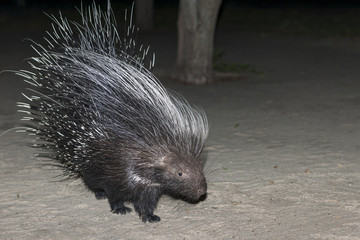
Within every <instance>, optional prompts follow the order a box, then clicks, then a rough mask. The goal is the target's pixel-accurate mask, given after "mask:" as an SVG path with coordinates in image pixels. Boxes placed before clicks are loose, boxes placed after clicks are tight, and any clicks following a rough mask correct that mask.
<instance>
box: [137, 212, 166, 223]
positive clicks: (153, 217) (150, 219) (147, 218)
mask: <svg viewBox="0 0 360 240" xmlns="http://www.w3.org/2000/svg"><path fill="white" fill-rule="evenodd" d="M141 220H142V221H143V222H144V223H145V222H146V221H148V222H151V223H154V222H159V221H160V220H161V219H160V217H159V216H157V215H150V214H148V215H145V216H142V217H141Z"/></svg>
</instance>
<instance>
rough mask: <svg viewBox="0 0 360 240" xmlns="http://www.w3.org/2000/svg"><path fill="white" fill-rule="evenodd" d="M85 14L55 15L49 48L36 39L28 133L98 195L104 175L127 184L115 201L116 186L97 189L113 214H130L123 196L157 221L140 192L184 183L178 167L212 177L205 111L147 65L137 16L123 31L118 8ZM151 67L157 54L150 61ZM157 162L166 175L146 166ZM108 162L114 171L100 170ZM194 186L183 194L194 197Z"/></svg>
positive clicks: (24, 107) (25, 108) (24, 105)
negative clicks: (203, 160)
mask: <svg viewBox="0 0 360 240" xmlns="http://www.w3.org/2000/svg"><path fill="white" fill-rule="evenodd" d="M79 12H80V14H81V17H82V22H81V23H76V22H70V23H69V21H68V20H67V19H66V18H64V17H62V16H61V14H60V17H59V18H56V17H54V16H53V15H52V16H50V18H51V19H52V21H53V24H52V27H53V29H52V32H47V36H46V37H45V38H44V39H45V40H46V45H40V44H37V43H33V45H32V47H33V48H34V50H35V51H36V52H37V54H38V56H36V57H32V58H31V59H30V60H29V64H30V65H31V67H32V69H33V71H26V70H20V71H18V72H17V74H18V75H20V76H22V77H24V78H25V81H26V82H28V83H29V84H30V86H31V87H30V88H28V89H27V92H26V93H23V95H24V97H25V98H26V100H27V101H26V102H19V103H18V106H19V107H20V108H21V110H19V111H21V112H23V113H25V114H26V116H25V117H23V120H27V121H30V122H31V123H30V124H29V127H28V128H27V129H26V132H28V133H29V134H30V135H35V136H36V143H35V144H34V147H38V148H39V149H41V150H39V154H38V155H39V156H43V157H47V158H50V159H54V160H56V162H57V163H58V164H59V165H60V166H61V167H62V168H63V170H64V175H65V176H69V177H74V178H78V177H80V178H83V180H84V181H85V183H87V182H89V183H88V184H87V185H88V187H89V188H90V189H91V190H93V191H95V193H96V191H97V187H95V186H92V185H93V182H96V181H99V179H100V180H101V181H104V184H105V182H107V183H108V184H110V185H111V184H113V185H114V184H121V188H123V189H124V192H123V193H122V194H123V195H124V194H125V195H129V197H128V198H125V197H124V198H123V199H120V200H119V199H113V200H112V199H110V196H109V195H111V194H112V193H111V191H110V190H107V189H106V187H103V186H101V187H100V188H101V189H99V190H100V191H102V190H104V192H105V193H106V195H108V196H107V197H108V198H109V201H110V205H111V208H112V210H113V211H114V212H116V213H119V212H120V213H125V212H126V211H125V210H127V209H125V210H124V208H122V207H123V205H122V202H123V200H125V201H127V200H130V201H134V205H135V208H136V210H137V211H138V212H139V214H140V216H142V217H143V221H146V220H149V221H158V220H160V218H158V219H153V218H148V217H146V214H147V215H149V216H150V217H152V216H153V215H152V211H153V210H151V211H150V212H149V211H148V212H146V211H145V210H141V209H142V207H138V206H139V205H141V204H140V203H139V204H138V203H135V200H134V199H135V198H136V197H135V195H136V194H134V193H132V191H136V189H138V190H139V189H143V188H144V187H146V186H147V185H148V186H159V185H162V184H163V185H167V186H168V187H167V188H168V189H165V190H166V191H169V192H175V193H177V191H176V190H175V191H172V190H173V189H175V188H179V189H181V187H180V186H176V185H178V184H179V183H182V182H184V181H183V180H181V181H178V182H172V179H171V174H169V172H171V171H173V170H174V169H173V168H174V166H175V167H177V166H180V168H182V169H189V168H194V169H195V170H194V171H192V172H191V171H190V172H191V174H193V175H197V174H199V177H197V176H191V178H192V179H196V181H198V182H201V181H202V182H204V181H205V179H204V176H203V173H202V170H200V169H199V168H200V167H199V160H198V158H199V155H200V153H201V151H202V149H203V146H204V142H205V139H206V137H207V133H208V123H207V118H206V115H205V113H204V112H203V111H202V110H201V109H198V108H195V107H192V106H191V105H190V104H189V103H188V102H187V101H186V100H185V99H184V98H183V97H181V96H180V95H178V94H176V93H173V92H169V91H167V90H166V89H165V88H164V87H163V86H162V85H161V84H160V83H159V82H158V80H157V79H156V78H155V77H154V76H153V75H152V73H151V72H150V71H149V70H148V69H147V68H145V67H144V62H145V59H146V56H147V53H148V48H143V47H142V46H140V47H138V46H137V45H136V44H135V41H134V40H133V38H132V36H133V35H134V33H135V31H136V30H135V27H134V26H133V25H132V20H131V17H130V19H129V20H128V21H129V26H128V27H127V29H126V36H125V37H124V38H120V37H119V34H118V32H117V30H116V22H115V19H114V17H113V13H112V11H111V9H110V6H108V10H107V12H102V11H101V10H100V8H99V7H97V6H96V5H95V4H93V5H92V6H90V7H88V8H86V9H83V8H82V7H81V9H80V10H79ZM153 64H154V58H152V60H150V61H149V62H148V65H149V68H151V67H152V66H153ZM169 159H170V160H169ZM169 161H170V163H166V164H164V163H165V162H169ZM171 161H172V162H171ZM159 162H160V165H162V166H163V168H162V169H163V172H160V173H159V172H156V171H155V170H154V171H150V172H149V171H148V168H149V167H153V166H154V165H156V163H158V164H159ZM100 168H101V169H107V172H106V171H104V172H102V173H98V171H99V170H98V169H100ZM85 173H87V175H88V176H85ZM97 174H100V175H101V174H102V175H101V176H95V175H97ZM181 174H182V173H181ZM97 177H98V178H97ZM89 178H90V180H86V179H89ZM105 178H106V180H103V179H105ZM160 178H161V180H159V179H160ZM197 178H199V180H198V179H197ZM124 182H131V184H129V183H124ZM198 184H200V183H198ZM202 184H203V185H204V184H205V191H206V183H202ZM126 185H127V187H126ZM130 185H131V189H130V187H129V186H130ZM134 185H136V186H134ZM138 185H139V186H138ZM144 185H146V186H144ZM127 188H128V189H127ZM187 188H193V187H192V186H191V187H189V186H187ZM203 188H204V187H203ZM109 189H110V188H109ZM125 190H126V191H125ZM139 191H140V190H139ZM159 191H160V190H159ZM192 191H193V189H190V190H189V189H188V190H186V189H185V190H184V194H183V195H185V196H186V195H189V196H193V195H194V194H192V193H191V194H192V195H191V194H190V192H192ZM199 191H200V190H199ZM155 192H157V190H156V191H155ZM187 192H189V193H187ZM152 194H153V193H152ZM157 194H158V195H159V194H160V192H159V193H157ZM195 195H196V194H195ZM156 196H157V195H156ZM196 197H198V196H197V195H196ZM117 198H120V197H117ZM153 198H157V197H153ZM112 201H113V202H112ZM156 202H157V200H156V201H155V202H154V203H152V204H150V205H151V206H150V207H148V208H150V209H154V208H155V207H156ZM143 208H146V207H143ZM144 211H145V213H144ZM144 216H145V217H144Z"/></svg>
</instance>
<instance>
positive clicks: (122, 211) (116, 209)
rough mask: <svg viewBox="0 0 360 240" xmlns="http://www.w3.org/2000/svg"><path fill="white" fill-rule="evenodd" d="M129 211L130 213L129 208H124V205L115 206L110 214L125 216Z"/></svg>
mask: <svg viewBox="0 0 360 240" xmlns="http://www.w3.org/2000/svg"><path fill="white" fill-rule="evenodd" d="M131 211H132V209H131V208H128V207H125V206H124V205H118V204H115V206H114V208H113V209H112V212H113V213H116V214H126V213H129V212H131Z"/></svg>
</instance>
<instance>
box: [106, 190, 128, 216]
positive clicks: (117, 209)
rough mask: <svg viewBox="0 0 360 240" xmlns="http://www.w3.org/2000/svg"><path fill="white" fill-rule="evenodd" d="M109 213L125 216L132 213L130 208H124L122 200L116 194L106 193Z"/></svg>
mask: <svg viewBox="0 0 360 240" xmlns="http://www.w3.org/2000/svg"><path fill="white" fill-rule="evenodd" d="M106 196H107V197H108V200H109V204H110V208H111V212H113V213H116V214H126V213H129V212H131V211H132V209H131V208H128V207H125V205H124V199H123V198H122V197H121V195H120V194H119V193H117V192H107V194H106Z"/></svg>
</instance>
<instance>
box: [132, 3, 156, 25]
mask: <svg viewBox="0 0 360 240" xmlns="http://www.w3.org/2000/svg"><path fill="white" fill-rule="evenodd" d="M135 18H136V26H138V27H139V28H140V30H141V31H142V32H144V31H151V30H153V22H154V0H136V1H135Z"/></svg>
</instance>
